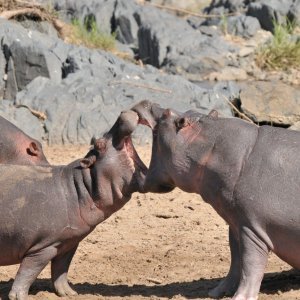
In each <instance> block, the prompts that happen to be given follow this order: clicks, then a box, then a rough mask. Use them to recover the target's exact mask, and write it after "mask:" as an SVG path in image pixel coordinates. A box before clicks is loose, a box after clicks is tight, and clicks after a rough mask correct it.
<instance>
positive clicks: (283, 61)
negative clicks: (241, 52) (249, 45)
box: [256, 22, 300, 70]
mask: <svg viewBox="0 0 300 300" xmlns="http://www.w3.org/2000/svg"><path fill="white" fill-rule="evenodd" d="M294 29H295V26H294V25H293V24H291V23H290V22H286V24H278V23H276V22H274V33H273V38H272V40H271V41H270V42H269V43H268V44H267V45H265V46H264V47H262V48H260V49H259V50H258V52H257V55H256V62H257V64H258V66H259V67H261V68H265V69H270V70H287V69H290V68H299V67H300V39H298V38H297V39H296V37H295V36H294V38H293V37H292V33H293V31H294Z"/></svg>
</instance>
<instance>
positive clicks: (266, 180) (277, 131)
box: [132, 101, 300, 300]
mask: <svg viewBox="0 0 300 300" xmlns="http://www.w3.org/2000/svg"><path fill="white" fill-rule="evenodd" d="M132 110H133V111H135V112H137V113H138V115H139V119H140V120H139V123H140V124H144V125H148V126H149V127H150V128H152V130H153V145H152V156H151V161H150V165H149V169H148V171H147V175H146V178H145V182H144V187H143V190H144V192H154V193H165V192H169V191H171V190H172V189H174V188H175V187H179V188H180V189H182V190H183V191H186V192H188V193H197V194H199V195H201V197H202V198H203V200H204V201H206V202H207V203H209V204H210V205H211V206H212V207H213V208H214V209H215V210H216V212H217V213H218V214H219V215H220V216H221V217H222V218H223V219H224V220H225V221H226V222H227V223H228V224H229V244H230V250H231V266H230V269H229V272H228V275H227V276H226V278H225V279H223V280H222V281H221V282H220V283H219V284H218V286H217V287H215V288H214V289H213V290H212V291H210V293H209V295H210V296H211V297H213V298H219V297H223V296H224V295H230V296H232V295H233V298H232V299H235V300H253V299H257V298H258V293H259V290H260V285H261V281H262V278H263V275H264V270H265V266H266V263H267V258H268V253H269V252H270V251H272V252H274V253H275V254H276V255H277V256H278V257H280V258H281V259H282V260H284V261H285V262H287V263H288V264H290V265H291V266H292V267H294V268H296V269H300V255H299V253H300V155H299V153H300V133H299V132H297V131H293V130H287V129H283V128H275V127H271V126H267V125H266V126H261V127H258V126H256V125H255V124H252V123H250V122H247V121H244V120H241V119H239V118H221V117H219V116H218V113H217V111H215V110H212V111H211V112H210V113H209V114H208V115H204V114H201V113H199V112H196V111H188V112H185V113H178V112H174V111H173V110H172V109H163V108H161V107H160V106H159V105H158V104H155V103H151V102H149V101H143V102H141V103H138V104H137V105H136V106H134V107H133V108H132Z"/></svg>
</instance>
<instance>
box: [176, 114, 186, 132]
mask: <svg viewBox="0 0 300 300" xmlns="http://www.w3.org/2000/svg"><path fill="white" fill-rule="evenodd" d="M175 125H176V128H177V129H178V130H180V129H181V128H183V127H186V126H188V125H189V120H188V118H186V117H182V118H178V119H176V120H175Z"/></svg>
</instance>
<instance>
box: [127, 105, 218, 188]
mask: <svg viewBox="0 0 300 300" xmlns="http://www.w3.org/2000/svg"><path fill="white" fill-rule="evenodd" d="M132 110H133V111H135V112H136V113H137V114H138V116H139V123H140V124H144V125H147V126H149V127H150V128H151V129H152V132H153V144H152V156H151V161H150V166H149V170H148V172H147V176H146V179H145V184H144V192H154V193H166V192H169V191H171V190H172V189H174V188H175V187H176V186H177V187H180V188H181V189H183V190H185V191H188V192H194V191H195V187H194V186H193V185H194V182H195V180H192V179H191V176H196V177H198V176H201V174H196V173H197V172H198V171H199V170H201V168H200V169H199V168H198V167H199V164H201V163H202V160H201V159H203V160H205V157H206V156H207V155H208V153H209V149H211V143H210V140H209V139H207V134H208V135H209V134H210V132H209V130H206V129H205V130H204V127H206V125H204V124H203V123H206V122H202V121H204V120H205V119H207V118H216V117H217V112H216V111H212V112H211V113H210V114H209V115H208V116H206V115H203V114H200V113H199V112H196V111H193V110H190V111H187V112H185V113H180V112H177V111H175V110H173V109H163V108H161V107H160V106H159V105H158V104H154V103H151V102H150V101H143V102H140V103H138V104H137V105H135V106H134V107H133V108H132ZM203 163H204V162H203Z"/></svg>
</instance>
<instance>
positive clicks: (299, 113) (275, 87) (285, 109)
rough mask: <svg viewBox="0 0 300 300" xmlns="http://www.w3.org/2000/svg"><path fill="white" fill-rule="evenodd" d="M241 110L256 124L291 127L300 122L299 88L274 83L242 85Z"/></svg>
mask: <svg viewBox="0 0 300 300" xmlns="http://www.w3.org/2000/svg"><path fill="white" fill-rule="evenodd" d="M240 100H241V109H242V111H243V112H244V113H245V114H246V115H247V116H248V117H250V118H251V119H252V120H253V121H255V122H257V123H268V124H270V123H271V124H272V123H274V124H278V125H284V126H288V125H292V124H294V123H296V122H298V121H300V90H299V88H296V87H292V86H289V85H286V84H284V83H281V82H278V81H274V82H262V81H257V82H251V83H250V82H249V83H247V84H245V85H242V88H241V93H240Z"/></svg>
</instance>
